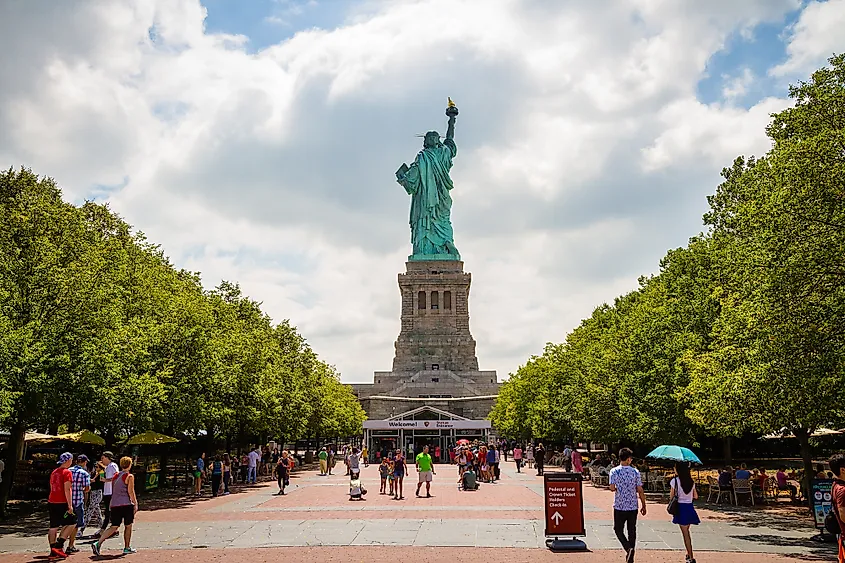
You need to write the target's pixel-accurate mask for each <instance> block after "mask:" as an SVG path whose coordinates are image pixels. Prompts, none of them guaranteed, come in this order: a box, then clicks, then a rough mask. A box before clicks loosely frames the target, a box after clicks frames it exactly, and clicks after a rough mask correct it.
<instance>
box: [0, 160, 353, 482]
mask: <svg viewBox="0 0 845 563" xmlns="http://www.w3.org/2000/svg"><path fill="white" fill-rule="evenodd" d="M364 418H365V414H364V411H363V409H362V408H361V406H360V404H359V403H358V401H357V399H356V397H355V396H354V394H353V393H352V391H351V389H350V387H349V386H346V385H343V384H341V383H340V380H339V375H338V373H337V372H336V371H335V369H334V368H333V367H332V366H330V365H328V364H326V363H325V362H323V361H322V360H320V359H319V358H318V357H317V355H316V354H315V353H314V351H313V350H312V349H311V347H310V346H309V345H308V344H307V343H306V341H305V339H304V338H303V337H302V336H301V335H300V334H299V333H298V332H297V331H296V328H295V327H293V326H292V325H291V324H290V323H289V322H288V321H283V322H281V323H278V324H275V325H274V324H273V322H272V321H271V319H270V317H268V316H267V314H266V313H265V312H263V311H262V309H261V304H260V303H258V302H256V301H254V300H252V299H250V298H249V297H247V296H245V295H243V294H242V292H241V290H240V288H239V287H238V285H237V284H236V283H231V282H227V281H223V282H221V283H220V284H219V285H218V286H217V287H216V288H214V289H212V290H206V289H204V288H203V285H202V284H201V281H200V277H199V274H198V273H194V272H188V271H185V270H180V269H178V268H176V267H174V266H173V264H171V262H170V261H169V260H168V258H167V257H166V256H165V254H164V252H163V251H162V249H161V248H159V247H158V246H157V245H155V244H153V243H151V242H149V241H148V240H147V239H146V238H145V236H144V235H143V233H141V232H137V231H133V229H132V228H131V227H130V226H129V225H128V224H127V223H126V222H124V221H123V220H122V219H121V218H120V217H119V216H117V215H116V214H115V213H114V212H112V211H111V210H109V209H108V207H107V206H104V205H100V204H97V203H93V202H86V203H84V204H83V205H80V206H75V205H72V204H70V203H67V202H66V201H64V200H63V199H62V193H61V190H60V189H59V187H58V186H57V185H56V183H55V182H54V181H53V180H52V179H50V178H46V177H39V176H37V175H36V174H34V173H33V172H32V171H31V170H29V169H25V168H21V169H19V170H14V169H9V170H7V171H5V172H2V173H0V427H3V428H8V429H10V430H11V434H12V438H11V441H10V448H9V449H8V450H7V451H8V452H9V455H8V456H7V457H8V458H9V461H10V463H7V467H14V463H13V460H15V459H20V456H21V451H22V444H23V442H22V439H23V434H24V432H25V431H27V430H30V429H33V428H41V429H51V428H52V429H55V428H58V427H59V426H62V427H64V428H67V429H69V430H76V429H83V428H85V429H90V430H95V431H97V432H100V433H101V434H103V435H104V436H105V437H106V439H107V441H108V442H109V443H113V442H114V440H115V438H116V437H119V436H128V435H130V434H133V433H137V432H141V431H146V430H155V431H160V432H163V433H168V434H172V433H180V432H184V433H187V434H189V435H198V434H200V431H203V432H204V433H205V435H206V436H207V439H212V440H213V438H214V437H215V436H227V437H231V438H233V439H236V440H239V442H240V443H243V442H244V441H246V440H251V439H257V438H260V437H274V438H279V439H282V440H296V439H299V438H303V437H307V436H319V435H322V436H349V435H353V434H356V433H358V432H360V429H361V424H362V422H363V420H364ZM10 481H11V479H4V482H3V485H4V486H5V488H4V491H2V492H6V493H7V492H8V490H9V486H10V485H11V483H9V482H10ZM2 498H5V497H2Z"/></svg>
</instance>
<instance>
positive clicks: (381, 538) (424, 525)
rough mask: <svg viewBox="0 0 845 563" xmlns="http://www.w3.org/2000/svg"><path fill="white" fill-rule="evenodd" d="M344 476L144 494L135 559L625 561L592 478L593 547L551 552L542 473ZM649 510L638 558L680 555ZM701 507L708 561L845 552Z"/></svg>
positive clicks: (666, 523) (789, 530) (660, 511)
mask: <svg viewBox="0 0 845 563" xmlns="http://www.w3.org/2000/svg"><path fill="white" fill-rule="evenodd" d="M340 473H341V474H339V475H333V476H331V477H321V476H319V475H316V474H315V473H314V472H311V471H308V472H301V473H297V474H295V476H294V478H293V480H292V486H291V487H290V488H289V489H288V494H287V495H285V496H283V497H279V496H275V495H274V493H275V492H276V487H275V483H272V484H271V483H266V484H264V485H261V486H257V487H252V488H249V489H245V490H243V491H242V492H239V493H236V494H232V495H230V496H227V497H218V498H216V499H211V498H207V499H202V500H196V501H190V502H186V503H184V504H182V505H181V506H178V507H165V508H158V507H156V506H153V507H152V508H153V509H152V510H144V500H143V499H142V500H141V508H142V510H141V512H139V514H138V518H137V521H136V529H135V533H134V539H133V542H132V543H133V545H134V546H135V547H136V548H138V549H139V553H138V554H135V555H132V556H128V557H127V559H132V560H138V561H153V560H170V559H173V560H175V559H176V558H178V560H179V561H180V563H188V562H189V561H194V560H196V561H199V560H200V559H202V560H203V561H208V560H209V559H211V560H215V559H217V558H218V557H222V556H223V554H224V553H225V554H226V558H227V559H230V556H232V557H235V558H237V557H238V555H237V554H238V553H240V552H241V548H242V549H243V550H244V551H247V550H248V551H249V553H252V554H253V555H254V557H253V556H250V557H249V560H250V561H264V560H267V561H269V560H270V559H271V558H273V559H276V558H278V556H279V551H278V550H272V549H268V550H267V551H262V550H258V549H256V548H290V549H292V551H290V554H289V555H288V556H287V557H292V558H294V559H296V560H300V559H305V558H306V557H307V554H308V553H311V552H310V551H309V549H303V548H312V549H313V548H316V549H320V550H321V551H320V553H321V554H323V555H321V557H323V558H324V559H326V560H329V561H331V560H334V559H335V558H336V559H338V560H340V559H342V558H344V553H346V554H348V548H349V547H351V546H354V547H355V548H356V551H355V559H356V560H358V559H361V560H364V559H367V560H374V561H378V560H380V559H382V558H384V559H387V558H391V559H392V560H395V557H402V556H403V555H402V554H407V553H408V552H407V546H418V547H420V548H436V549H435V552H436V553H438V554H439V555H437V558H438V559H439V558H440V557H441V556H444V557H445V556H448V558H449V559H450V560H458V561H461V560H463V559H462V557H464V556H466V557H467V560H469V553H474V552H475V551H474V550H473V551H472V552H468V553H465V552H466V549H463V550H461V549H460V548H467V547H474V548H489V555H485V556H484V560H485V561H498V560H499V559H501V560H502V561H505V560H507V561H513V559H514V558H519V557H524V556H527V555H526V554H530V557H531V558H532V559H533V560H538V559H539V560H545V559H546V558H548V559H552V558H556V559H559V558H565V559H566V560H571V561H585V562H586V561H615V560H621V558H622V551H621V549H620V548H619V545H618V543H617V540H616V537H615V536H614V534H613V529H612V520H611V519H612V510H611V503H612V494H611V493H609V492H608V491H606V490H603V489H596V488H594V487H592V486H591V485H589V484H585V487H584V497H585V502H584V510H585V518H586V527H587V537H586V542H587V545H588V546H589V548H590V550H591V551H592V553H589V554H577V555H575V554H566V555H561V554H552V553H549V552H547V550H545V549H544V536H543V517H544V516H543V503H542V480H541V478H539V477H536V476H535V475H534V473H533V472H531V473H523V474H517V473H516V472H515V470H514V468H513V467H512V465H510V464H508V465H507V466H505V467H504V469H503V475H502V480H501V481H500V482H499V483H496V484H492V485H488V484H482V485H481V488H480V489H479V490H478V491H476V492H461V491H458V490H457V486H456V480H457V476H456V470H455V468H454V467H450V466H440V471H439V473H438V474H437V476H436V477H435V482H434V486H433V489H432V493H433V497H432V498H429V499H426V498H415V497H414V488H415V485H416V483H415V481H416V474H415V473H414V471H413V470H412V471H411V475H410V477H409V478H408V479H406V489H405V497H406V499H405V500H401V501H395V500H392V499H391V498H390V497H388V496H386V495H379V493H378V488H379V487H378V474H377V468H376V466H374V465H371V466H370V467H369V468H366V469H364V470H363V482H364V484H365V486H366V487H367V489H368V492H369V494H368V495H367V500H366V501H364V502H350V501H349V500H348V497H347V495H346V493H347V485H348V481H347V478H346V477H345V476H343V475H342V470H341V472H340ZM650 509H651V510H650V512H649V514H648V515H647V516H646V517H645V518H641V519H640V523H639V528H638V532H639V535H638V552H639V557H638V560H640V561H682V560H683V553H682V551H681V549H682V540H681V535H680V533H679V531H678V528H677V526H674V525H672V524H671V522H670V517H669V516H668V515H667V514H666V510H665V506H663V505H661V504H657V503H652V504H651V506H650ZM700 514H701V516H702V520H703V522H702V524H701V525H700V526H698V527H694V528H693V541H694V545H695V548H696V550H697V551H700V552H701V556H700V557H698V558H697V559H698V560H699V561H720V562H722V563H728V562H730V561H784V560H794V558H796V557H800V558H802V559H804V560H819V561H829V560H831V556H833V557H834V559H835V554H834V551H833V550H832V549H831V548H830V546H827V545H822V544H818V543H816V542H814V541H812V540H811V539H810V538H811V536H812V535H813V534H814V531H813V530H812V528H810V527H809V526H807V527H804V526H803V525H802V524H801V522H800V521H796V520H795V519H794V518H786V519H785V520H784V521H783V522H780V521H779V519H778V518H777V517H773V516H771V515H767V514H766V513H765V512H764V511H763V510H760V511H758V512H751V513H748V512H745V513H742V515H743V517H742V518H740V521H737V519H736V518H735V517H734V516H733V515H730V514H728V515H726V514H725V513H724V512H714V511H711V510H706V509H702V510H700ZM758 516H759V518H757V517H758ZM808 523H809V522H808ZM40 532H41V531H38V532H36V531H32V532H28V533H27V532H17V533H5V534H3V536H2V537H0V552H2V553H3V555H0V562H6V561H9V562H12V561H15V562H17V561H30V560H37V559H33V556H36V558H37V556H38V555H39V554H43V553H46V549H45V542H46V540H45V538H44V534H42V533H40ZM43 532H44V533H46V530H43ZM36 533H38V535H36ZM88 543H89V542H84V544H83V545H81V546H80V547H81V548H83V550H84V551H82V552H81V553H80V554H78V555H75V556H73V558H76V559H88V558H89V557H90V551H89V550H90V548H89V546H88V545H87V544H88ZM122 547H123V541H122V539H113V540H109V541H108V542H106V545H105V551H104V554H105V555H107V556H116V555H118V554H119V553H120V551H119V548H122ZM330 547H331V548H332V549H329V548H330ZM297 548H298V549H297ZM343 548H346V549H343ZM403 548H404V549H403ZM167 550H172V551H167ZM176 550H181V551H176ZM186 550H188V551H186ZM526 550H531V551H526ZM606 550H610V551H606ZM391 553H394V555H393V556H390V555H389V554H391ZM274 554H275V555H274ZM365 554H369V555H365ZM255 557H257V559H256V558H255ZM346 560H347V561H348V559H346Z"/></svg>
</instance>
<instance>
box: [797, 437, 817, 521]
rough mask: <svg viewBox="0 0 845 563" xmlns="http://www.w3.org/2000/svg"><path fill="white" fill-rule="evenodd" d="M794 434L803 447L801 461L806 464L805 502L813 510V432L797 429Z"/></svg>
mask: <svg viewBox="0 0 845 563" xmlns="http://www.w3.org/2000/svg"><path fill="white" fill-rule="evenodd" d="M792 433H793V434H794V435H795V437H796V438H797V439H798V444H799V445H800V446H801V460H802V461H803V462H804V491H806V493H807V495H806V499H805V500H806V501H807V504H808V505H809V507H810V510H813V499H811V498H810V491H811V490H812V487H811V484H812V480H813V475H815V472H814V471H813V452H812V451H811V450H810V433H811V431H810V430H809V429H807V428H796V429H795V430H793V431H792Z"/></svg>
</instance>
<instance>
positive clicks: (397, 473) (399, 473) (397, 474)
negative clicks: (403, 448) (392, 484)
mask: <svg viewBox="0 0 845 563" xmlns="http://www.w3.org/2000/svg"><path fill="white" fill-rule="evenodd" d="M393 478H394V479H404V478H405V472H404V471H394V472H393Z"/></svg>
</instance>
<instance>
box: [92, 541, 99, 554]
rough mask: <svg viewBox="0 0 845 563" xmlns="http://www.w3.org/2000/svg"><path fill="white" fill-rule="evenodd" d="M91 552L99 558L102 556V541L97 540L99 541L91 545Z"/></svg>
mask: <svg viewBox="0 0 845 563" xmlns="http://www.w3.org/2000/svg"><path fill="white" fill-rule="evenodd" d="M91 551H93V552H94V555H96V556H97V557H99V556H100V541H99V540H97V541H95V542H94V543H92V544H91Z"/></svg>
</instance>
